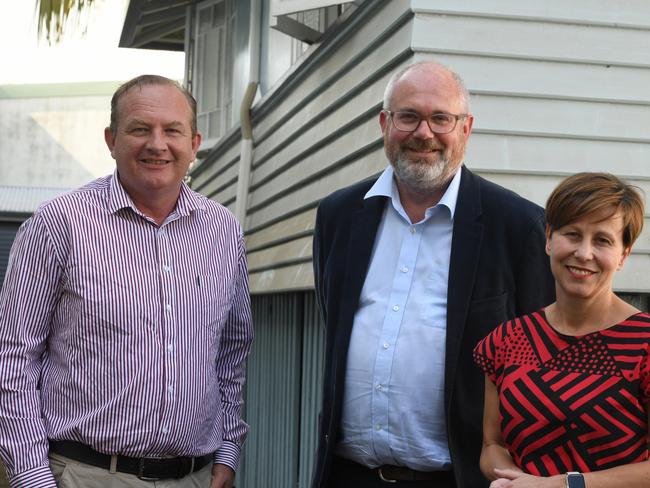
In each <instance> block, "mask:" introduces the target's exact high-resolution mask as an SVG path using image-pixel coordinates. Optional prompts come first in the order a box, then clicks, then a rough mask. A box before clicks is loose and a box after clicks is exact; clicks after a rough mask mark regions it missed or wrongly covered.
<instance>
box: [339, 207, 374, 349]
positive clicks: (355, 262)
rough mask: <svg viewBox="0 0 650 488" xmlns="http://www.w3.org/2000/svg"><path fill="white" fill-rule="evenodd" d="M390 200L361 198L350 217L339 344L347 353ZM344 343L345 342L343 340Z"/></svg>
mask: <svg viewBox="0 0 650 488" xmlns="http://www.w3.org/2000/svg"><path fill="white" fill-rule="evenodd" d="M385 204H386V198H381V197H372V198H369V199H367V200H363V201H362V202H361V205H360V208H357V209H355V210H354V211H353V213H352V216H351V218H350V239H349V241H348V248H347V253H346V254H347V256H346V265H345V271H344V281H343V283H342V285H343V293H342V295H341V301H342V303H341V308H340V310H341V315H340V317H339V323H338V326H337V335H338V340H337V344H340V345H342V346H343V347H341V348H340V350H341V351H345V352H346V354H347V349H348V347H347V344H348V343H349V341H350V334H351V331H352V323H353V321H354V314H355V313H356V310H357V307H358V305H359V296H360V295H361V289H362V288H363V283H364V281H365V279H366V274H367V272H368V266H369V265H370V257H371V254H372V249H373V246H374V243H375V237H376V235H377V229H378V227H379V222H380V221H381V216H382V213H383V210H384V205H385ZM343 343H344V344H343Z"/></svg>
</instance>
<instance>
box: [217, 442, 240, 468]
mask: <svg viewBox="0 0 650 488" xmlns="http://www.w3.org/2000/svg"><path fill="white" fill-rule="evenodd" d="M240 451H241V447H239V446H238V445H237V444H235V443H234V442H230V441H223V443H222V444H221V447H219V449H217V450H216V452H215V453H214V463H215V464H225V465H226V466H229V467H231V468H232V470H233V471H237V466H238V465H239V453H240Z"/></svg>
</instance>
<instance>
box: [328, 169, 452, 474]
mask: <svg viewBox="0 0 650 488" xmlns="http://www.w3.org/2000/svg"><path fill="white" fill-rule="evenodd" d="M460 175H461V172H460V171H458V172H457V173H456V175H455V176H454V178H453V179H452V181H451V183H450V185H449V187H448V188H447V191H446V192H445V194H444V195H443V197H442V198H441V200H440V202H439V203H438V204H437V205H435V206H433V207H431V208H428V209H427V210H426V213H425V217H424V219H423V220H422V221H420V222H417V223H415V224H413V223H412V222H411V221H410V219H409V217H408V216H407V214H406V212H405V211H404V208H403V207H402V204H401V202H400V198H399V193H398V190H397V186H396V184H395V181H394V178H393V169H392V167H388V168H387V169H386V170H385V171H384V172H383V173H382V175H381V176H380V177H379V179H378V180H377V182H376V183H375V184H374V185H373V186H372V188H371V189H370V190H369V191H368V193H367V194H366V195H365V198H366V199H367V198H381V197H388V198H389V199H390V204H387V205H386V208H385V210H384V214H383V216H382V220H381V222H380V225H379V228H378V230H377V237H376V239H375V245H374V249H373V254H372V258H371V261H370V267H369V270H368V275H367V276H366V280H365V283H364V286H363V289H362V291H361V297H360V301H359V308H358V310H357V312H356V315H355V317H354V325H353V329H352V336H351V339H350V348H349V351H348V362H347V371H346V377H345V390H344V399H343V412H342V420H341V428H342V434H343V435H342V440H341V441H340V443H339V444H338V445H337V449H336V452H337V454H338V455H339V456H342V457H344V458H347V459H351V460H353V461H356V462H358V463H360V464H363V465H365V466H368V467H371V468H373V467H377V466H380V465H383V464H392V465H399V466H408V467H409V468H411V469H415V470H420V471H433V470H444V469H450V468H451V459H450V455H449V446H448V441H447V430H446V429H447V428H446V422H445V406H444V381H445V380H444V374H445V339H446V328H447V284H448V278H449V259H450V254H451V238H452V231H453V218H454V211H455V209H456V200H457V198H458V187H459V185H460Z"/></svg>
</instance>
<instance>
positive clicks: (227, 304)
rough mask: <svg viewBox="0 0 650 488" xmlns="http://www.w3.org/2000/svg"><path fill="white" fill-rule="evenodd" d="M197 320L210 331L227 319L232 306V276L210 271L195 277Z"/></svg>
mask: <svg viewBox="0 0 650 488" xmlns="http://www.w3.org/2000/svg"><path fill="white" fill-rule="evenodd" d="M196 284H197V288H198V290H197V294H196V301H197V302H196V313H197V315H198V316H197V321H198V322H199V323H200V324H202V325H203V326H204V327H205V328H207V329H208V331H210V332H217V331H219V330H220V329H221V327H222V326H223V324H224V323H225V322H226V320H227V319H228V315H229V313H230V308H231V306H232V295H233V278H232V277H231V276H228V275H226V274H221V273H216V272H215V273H210V274H203V275H198V276H197V278H196Z"/></svg>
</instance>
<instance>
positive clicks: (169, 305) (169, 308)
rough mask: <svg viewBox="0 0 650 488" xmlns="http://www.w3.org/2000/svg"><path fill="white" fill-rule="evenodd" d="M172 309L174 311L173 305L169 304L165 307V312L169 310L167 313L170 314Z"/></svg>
mask: <svg viewBox="0 0 650 488" xmlns="http://www.w3.org/2000/svg"><path fill="white" fill-rule="evenodd" d="M171 309H172V304H171V303H167V304H166V305H165V310H167V311H168V312H169V311H170V310H171Z"/></svg>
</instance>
